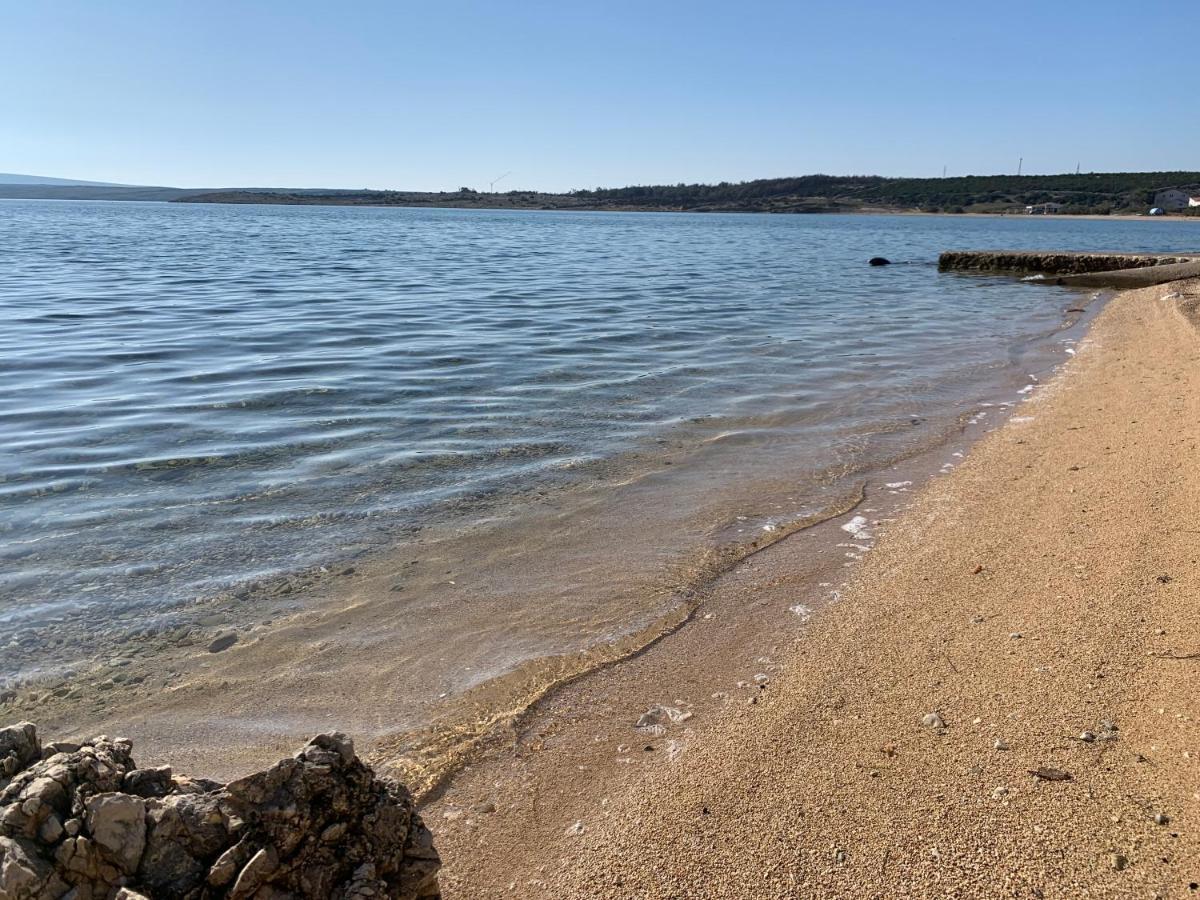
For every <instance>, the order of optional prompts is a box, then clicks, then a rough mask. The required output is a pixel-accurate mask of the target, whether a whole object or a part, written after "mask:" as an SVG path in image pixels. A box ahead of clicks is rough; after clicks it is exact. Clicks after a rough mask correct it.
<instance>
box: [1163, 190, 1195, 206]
mask: <svg viewBox="0 0 1200 900" xmlns="http://www.w3.org/2000/svg"><path fill="white" fill-rule="evenodd" d="M1191 200H1192V198H1191V197H1189V196H1188V192H1187V191H1181V190H1180V189H1179V188H1164V189H1163V190H1161V191H1159V192H1158V193H1156V194H1155V195H1154V205H1155V206H1157V207H1159V208H1160V209H1166V210H1178V209H1186V208H1187V207H1188V206H1189V205H1190V204H1191ZM1197 205H1200V204H1197Z"/></svg>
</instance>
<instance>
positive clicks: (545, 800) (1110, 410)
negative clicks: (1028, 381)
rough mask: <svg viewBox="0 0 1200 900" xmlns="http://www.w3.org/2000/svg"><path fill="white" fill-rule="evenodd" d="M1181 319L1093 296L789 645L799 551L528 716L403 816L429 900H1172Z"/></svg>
mask: <svg viewBox="0 0 1200 900" xmlns="http://www.w3.org/2000/svg"><path fill="white" fill-rule="evenodd" d="M1198 303H1200V284H1197V283H1196V282H1185V283H1175V284H1172V285H1167V286H1164V287H1162V288H1152V289H1146V290H1141V291H1133V292H1128V293H1125V294H1121V295H1119V296H1118V297H1117V298H1115V299H1114V300H1113V301H1111V302H1110V304H1109V305H1108V306H1107V307H1106V309H1105V310H1104V312H1103V313H1102V314H1101V315H1100V317H1099V318H1098V319H1097V321H1096V322H1095V323H1094V325H1093V327H1092V329H1091V331H1090V333H1089V335H1088V338H1087V339H1086V340H1085V341H1084V342H1082V343H1081V344H1080V347H1079V350H1078V354H1077V356H1076V357H1075V358H1074V359H1073V360H1072V361H1071V362H1070V363H1069V364H1068V365H1067V366H1065V367H1064V369H1063V370H1062V372H1061V373H1060V374H1059V376H1058V377H1057V378H1056V379H1055V380H1054V381H1053V382H1051V383H1050V384H1048V385H1047V386H1045V387H1043V388H1040V389H1039V390H1037V391H1036V392H1034V393H1033V395H1032V396H1031V397H1030V399H1029V401H1028V402H1027V403H1024V404H1022V406H1021V408H1020V409H1019V410H1018V411H1017V412H1016V413H1015V414H1014V416H1013V417H1012V418H1011V419H1010V421H1009V422H1008V423H1007V424H1006V425H1005V426H1004V427H1003V428H1001V429H998V430H996V431H995V432H993V433H992V434H990V435H988V436H987V437H986V438H985V439H984V440H983V441H982V442H981V443H980V444H978V445H977V446H976V447H975V448H974V449H973V450H972V451H971V452H970V454H969V455H968V457H967V459H966V460H965V462H963V464H962V465H961V466H959V467H957V468H956V469H954V471H953V472H952V474H950V475H948V476H947V477H944V478H936V479H935V480H934V481H933V482H932V483H931V485H930V486H929V487H928V488H926V489H925V490H924V491H923V492H922V493H921V494H920V495H919V496H918V497H917V499H916V501H915V503H914V504H913V505H912V507H911V508H909V509H908V510H907V511H905V512H904V514H903V515H901V516H899V518H897V519H896V520H895V521H882V520H880V521H878V523H876V522H875V521H874V520H872V521H870V522H868V523H867V526H866V527H867V528H868V529H869V530H870V531H872V532H874V533H875V535H876V536H877V537H878V543H877V544H876V546H875V548H874V549H873V550H872V551H871V552H870V553H868V554H866V558H865V560H864V562H863V563H862V565H861V567H860V568H859V569H858V570H857V571H856V573H855V574H854V576H853V577H852V580H851V581H850V583H849V584H848V585H847V586H846V587H845V589H844V590H843V591H841V593H840V597H839V599H837V601H836V602H833V603H829V604H826V605H825V606H824V607H822V608H819V609H817V610H816V611H815V612H814V613H813V614H812V616H811V618H809V619H808V620H807V622H806V623H804V624H798V623H797V619H798V618H799V619H803V618H804V617H803V616H800V617H798V616H797V615H796V613H794V612H789V610H790V609H791V608H792V607H793V606H795V605H797V603H799V602H801V601H802V600H803V598H802V597H797V595H796V591H797V589H798V586H801V585H804V586H807V585H810V584H811V583H812V580H813V578H814V577H816V578H820V577H822V574H821V573H820V572H815V571H814V570H813V567H814V566H819V565H820V563H818V562H814V561H813V560H812V559H810V558H808V557H807V556H806V554H805V553H804V544H803V542H804V541H805V540H807V539H810V538H812V535H811V534H809V533H804V534H801V535H797V536H796V537H795V538H793V539H791V540H789V541H785V542H783V543H782V544H778V545H776V546H774V547H772V548H770V549H769V550H767V551H765V552H764V553H762V554H759V555H757V556H756V557H754V558H753V559H751V560H749V561H747V562H746V563H744V564H743V565H742V566H741V567H739V568H738V569H737V570H735V571H734V572H732V573H730V574H729V575H728V576H726V577H725V578H724V579H722V580H721V581H720V582H718V583H717V584H716V585H714V586H713V590H712V593H711V595H710V596H709V597H707V598H706V600H705V604H704V605H703V609H705V610H707V612H706V613H705V615H704V617H703V618H698V619H697V620H695V621H694V622H693V624H691V625H689V626H688V627H685V628H683V629H681V630H679V631H678V632H676V633H675V634H673V635H671V636H670V637H668V638H666V639H665V640H663V641H660V642H659V643H657V644H655V645H654V646H653V647H652V648H650V649H649V650H648V651H647V652H645V653H643V654H640V655H639V656H638V657H636V658H635V659H633V660H630V661H627V662H625V663H623V664H621V665H620V666H616V667H612V668H609V669H607V670H604V671H603V672H601V673H600V674H598V675H595V676H592V677H590V678H587V679H584V680H582V681H580V682H577V683H575V684H572V685H570V686H568V687H567V688H566V689H564V690H562V691H560V692H558V693H557V694H555V695H554V696H553V697H552V699H551V700H550V701H549V702H548V703H544V704H542V705H541V706H540V707H539V708H538V709H537V710H536V711H535V713H534V714H533V715H532V716H531V717H530V718H528V719H526V720H525V721H524V722H523V723H522V725H521V727H520V728H519V729H517V730H514V731H513V733H512V734H511V735H510V739H509V740H508V741H507V742H506V743H505V744H504V745H503V746H500V745H497V746H495V747H494V748H493V749H492V751H491V753H489V754H488V755H487V756H485V757H484V758H483V759H481V760H479V761H478V762H477V763H476V764H475V765H473V766H471V767H470V768H469V769H468V770H467V771H466V772H464V773H463V775H462V776H461V777H459V778H458V779H456V780H455V781H454V782H453V784H452V785H451V787H450V789H449V790H448V791H446V792H445V793H444V795H443V796H442V797H441V798H440V799H438V800H437V801H436V802H434V803H432V804H431V805H430V806H429V807H428V808H427V810H426V818H427V820H428V821H429V822H430V823H431V827H432V828H433V829H434V831H435V833H436V834H437V837H438V845H439V848H440V850H441V852H442V855H443V857H444V859H445V861H446V870H445V872H444V874H443V878H442V884H443V888H444V890H445V894H446V896H447V897H450V898H483V897H493V896H495V897H499V896H514V897H523V898H525V897H528V898H533V897H555V898H558V897H579V898H598V897H613V898H616V897H621V898H625V897H639V898H650V897H656V898H657V897H663V898H666V897H672V898H673V897H697V898H698V897H739V898H743V897H895V896H923V897H924V896H958V897H1126V896H1128V897H1184V896H1195V893H1194V892H1195V891H1197V890H1198V888H1197V882H1200V837H1198V829H1200V729H1198V728H1197V721H1196V720H1197V716H1200V700H1198V699H1197V695H1196V692H1195V688H1194V686H1195V678H1196V671H1197V668H1196V667H1197V666H1200V660H1197V658H1196V657H1197V654H1200V612H1198V611H1197V607H1196V605H1195V597H1196V590H1197V583H1198V582H1197V579H1198V578H1200V565H1198V560H1197V551H1196V548H1197V545H1198V540H1200V537H1198V536H1200V528H1198V527H1197V522H1200V478H1198V476H1197V473H1196V471H1195V460H1196V453H1197V443H1198V440H1200V365H1198V363H1200V332H1198V330H1197V318H1196V308H1197V304H1198ZM827 583H828V582H827ZM789 615H790V616H791V617H792V618H791V622H792V623H793V624H792V625H791V626H790V627H788V626H787V625H786V623H787V622H788V618H787V617H788V616H789ZM751 623H753V624H751ZM639 721H641V722H642V723H643V725H644V727H642V728H636V727H635V726H636V725H637V724H638V722H639Z"/></svg>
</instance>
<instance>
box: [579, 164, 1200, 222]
mask: <svg viewBox="0 0 1200 900" xmlns="http://www.w3.org/2000/svg"><path fill="white" fill-rule="evenodd" d="M1197 185H1200V172H1114V173H1089V174H1086V175H967V176H963V177H961V178H881V177H879V176H875V175H851V176H844V177H837V176H831V175H807V176H804V177H802V178H772V179H763V180H759V181H744V182H741V183H739V184H730V183H728V182H722V183H721V184H715V185H704V184H686V185H685V184H677V185H655V186H648V187H627V188H614V189H597V190H595V191H576V192H575V193H574V194H572V196H574V197H579V198H588V199H592V200H595V201H598V202H601V203H609V202H621V201H624V202H627V203H634V204H637V205H639V206H647V207H661V208H671V209H681V208H682V209H691V208H698V207H708V208H713V209H722V208H729V207H734V208H753V209H762V210H763V211H772V210H779V211H783V210H785V209H787V208H788V207H789V206H793V205H794V206H798V207H805V206H814V205H817V206H825V207H828V208H838V207H841V208H864V207H866V208H871V207H880V208H886V209H903V210H923V211H926V212H1004V211H1017V210H1022V209H1024V207H1025V206H1028V205H1033V204H1040V203H1049V202H1054V203H1060V204H1062V207H1063V209H1062V212H1064V213H1099V214H1102V215H1103V214H1108V213H1114V212H1145V211H1146V210H1147V209H1149V207H1150V205H1151V203H1152V201H1153V198H1154V193H1155V191H1159V190H1162V189H1163V188H1166V187H1181V188H1189V187H1190V188H1192V189H1195V188H1196V186H1197ZM797 211H803V210H802V209H801V210H797Z"/></svg>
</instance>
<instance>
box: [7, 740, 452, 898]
mask: <svg viewBox="0 0 1200 900" xmlns="http://www.w3.org/2000/svg"><path fill="white" fill-rule="evenodd" d="M48 746H50V745H48ZM0 748H9V749H8V751H7V753H8V755H6V756H4V759H6V760H8V759H12V760H18V761H19V762H18V763H17V765H16V770H15V771H13V772H7V771H6V772H5V774H3V775H0V897H3V898H5V900H58V898H61V897H64V896H70V897H78V898H81V900H82V898H93V900H100V898H110V897H124V898H127V900H130V898H139V897H145V898H156V900H157V898H164V900H210V898H213V900H215V898H275V900H283V898H294V900H302V898H303V900H307V898H312V900H317V898H321V900H326V898H339V900H340V898H344V900H349V898H359V897H364V898H365V897H379V898H394V900H434V898H437V897H438V896H439V894H438V885H437V872H438V868H439V867H440V865H441V860H440V859H439V857H438V854H437V851H436V850H434V848H433V840H432V837H431V836H430V833H429V831H428V829H426V828H425V825H424V824H423V823H422V821H421V818H420V816H418V815H417V813H416V812H415V810H414V808H413V802H412V797H411V796H410V795H409V793H408V791H407V790H406V789H405V788H404V787H403V786H401V785H399V784H396V783H394V782H390V781H386V780H383V779H379V778H376V777H375V775H374V773H373V772H372V771H371V770H370V769H369V768H367V767H366V766H365V765H363V763H362V762H361V761H360V760H359V759H358V757H357V756H356V755H355V753H354V745H353V743H351V741H350V739H349V738H347V737H346V736H345V735H342V734H337V733H334V734H323V735H318V736H317V737H315V738H313V739H312V741H310V742H309V744H308V746H306V747H304V748H303V749H302V750H300V751H299V752H298V753H296V754H295V756H294V757H292V758H291V759H285V760H282V761H280V762H278V763H276V764H275V765H274V766H272V767H271V768H269V769H267V770H266V771H263V772H258V773H256V774H254V775H250V776H248V777H246V778H242V779H239V780H237V781H233V782H230V783H229V784H227V785H221V784H217V783H216V782H212V781H207V780H204V779H191V778H186V777H180V776H173V775H172V774H171V770H170V769H169V768H167V767H162V768H158V769H139V768H138V767H137V765H136V764H135V763H134V761H133V758H132V756H131V752H132V749H133V747H132V745H131V744H130V742H129V741H127V740H123V739H121V738H108V737H104V736H101V737H97V738H93V739H91V740H89V741H84V742H83V743H82V744H81V745H80V746H79V748H78V749H77V750H75V751H72V752H69V753H64V752H59V753H51V754H46V753H44V752H43V751H41V750H40V748H39V745H38V742H37V732H36V730H35V729H34V727H33V726H32V725H30V724H29V723H22V724H20V725H17V726H14V727H11V728H5V729H0ZM35 751H36V752H35ZM7 768H11V765H10V766H6V769H7Z"/></svg>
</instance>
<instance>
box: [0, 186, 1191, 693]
mask: <svg viewBox="0 0 1200 900" xmlns="http://www.w3.org/2000/svg"><path fill="white" fill-rule="evenodd" d="M1197 236H1198V233H1197V232H1196V231H1195V229H1193V228H1191V227H1188V226H1186V225H1179V224H1177V223H1173V222H1165V223H1162V222H1104V221H1074V220H1046V219H1029V218H1010V219H987V218H965V217H958V218H954V217H946V218H938V217H889V216H860V217H843V216H811V217H802V216H763V215H759V216H755V215H697V214H678V215H676V214H615V213H602V214H589V213H555V212H499V211H497V212H488V211H460V210H417V209H344V208H319V207H279V206H215V205H195V206H192V205H181V204H138V203H84V202H37V201H5V202H2V203H0V272H2V273H3V277H2V278H0V310H2V313H3V322H4V326H3V328H2V329H0V632H3V633H6V634H8V635H10V636H12V637H11V639H10V640H8V641H0V657H2V663H3V664H2V665H0V676H3V675H12V674H13V673H15V672H17V671H29V670H30V669H31V668H33V667H34V660H33V658H32V657H31V655H30V653H29V652H27V651H29V650H30V648H31V647H34V646H44V644H42V643H41V642H40V639H39V636H40V638H45V637H47V636H50V635H54V634H56V633H65V632H61V630H62V629H63V628H64V626H69V625H71V624H73V623H74V624H78V625H79V626H81V627H80V629H79V633H80V634H83V635H89V634H90V635H92V636H93V639H98V638H96V636H99V635H103V634H105V633H110V634H111V633H112V632H113V630H114V629H117V630H119V629H134V628H144V627H146V626H147V624H148V623H151V624H152V623H156V622H163V621H170V620H171V617H172V616H174V615H177V614H178V612H179V611H180V610H182V609H185V608H186V607H188V606H189V605H191V604H193V603H194V602H195V601H197V600H203V599H204V598H206V597H209V596H212V595H214V594H217V593H219V592H221V591H226V590H229V589H230V588H236V586H237V585H239V584H241V583H244V582H248V581H260V580H262V579H264V578H270V577H271V576H273V575H277V574H279V573H285V572H292V571H296V570H300V569H304V568H307V567H312V566H316V565H321V564H324V563H329V562H331V561H334V560H340V559H345V558H347V557H349V556H353V555H356V554H361V553H363V552H371V551H373V550H376V549H382V548H385V547H387V546H388V545H389V544H391V543H393V542H395V541H396V540H398V539H400V538H402V537H404V536H406V535H407V536H411V535H412V534H414V533H418V532H420V531H422V530H423V529H428V528H434V527H437V528H443V529H445V528H461V529H469V528H471V527H473V526H474V525H476V524H477V523H478V522H480V521H482V520H484V519H487V520H489V521H494V520H495V518H496V516H497V515H498V510H500V511H502V512H503V515H504V516H505V517H507V518H508V519H509V520H513V519H519V518H520V515H521V509H522V504H523V503H525V502H527V500H528V498H530V497H531V496H537V497H543V498H544V497H545V496H547V495H549V494H553V493H554V492H565V493H564V496H566V495H569V494H570V491H571V489H572V488H574V487H578V486H579V485H580V484H583V483H586V484H587V485H588V486H589V487H595V486H596V485H597V484H602V483H603V479H604V478H606V477H610V474H611V473H612V472H614V471H616V469H615V468H614V467H615V466H616V464H615V463H614V462H613V461H615V460H621V459H626V458H629V456H630V455H631V454H632V455H634V456H637V455H642V456H645V455H648V454H649V455H652V454H653V453H654V452H655V448H658V447H663V446H670V447H678V446H679V445H680V442H681V441H684V440H685V439H686V440H689V441H693V442H695V443H697V444H702V443H705V442H706V441H712V440H716V439H718V438H720V439H721V440H731V439H732V440H734V441H735V445H736V450H737V453H736V456H737V458H738V459H740V460H743V461H744V462H745V464H746V468H745V471H744V472H741V473H740V474H739V475H738V477H744V478H747V479H750V478H752V477H754V473H756V472H762V471H766V470H768V469H769V468H770V467H771V466H774V465H777V464H778V465H784V464H786V465H788V466H791V467H793V468H794V469H795V470H796V471H798V472H801V473H803V472H818V471H822V472H829V471H832V470H834V469H836V470H837V471H841V472H844V473H845V474H847V476H849V474H851V473H852V472H854V471H859V470H862V469H863V468H864V467H868V466H869V465H870V464H871V462H872V456H871V454H872V453H883V452H885V450H878V449H874V450H873V449H872V447H873V446H874V445H873V444H872V441H871V440H870V437H871V436H872V435H894V434H902V435H905V436H911V437H905V440H910V439H911V441H913V442H917V441H919V440H920V439H921V435H922V434H923V432H922V429H923V428H926V427H929V428H932V427H934V426H935V424H936V423H938V422H942V423H944V422H945V421H948V420H950V419H952V418H954V417H956V416H961V415H962V414H964V413H969V412H970V410H971V409H972V408H974V407H975V406H977V405H978V403H980V402H981V401H983V400H984V399H985V398H990V397H993V396H994V395H995V394H996V392H997V391H999V390H1001V389H1004V390H1010V389H1012V388H1013V387H1014V386H1015V385H1017V384H1018V383H1020V382H1021V381H1022V379H1026V378H1027V374H1028V371H1029V370H1030V368H1031V366H1032V365H1033V362H1032V361H1031V360H1032V357H1031V355H1030V354H1034V353H1037V352H1041V353H1050V352H1051V351H1052V350H1053V347H1054V336H1055V334H1056V331H1057V330H1058V329H1060V328H1061V327H1062V325H1063V322H1064V310H1065V309H1066V308H1067V307H1068V306H1070V305H1071V304H1072V302H1073V301H1072V300H1071V298H1070V297H1069V296H1068V295H1066V294H1065V292H1062V291H1060V290H1056V289H1051V288H1046V287H1034V286H1030V285H1027V284H1021V283H1018V282H1016V281H1014V280H1011V279H1007V278H997V277H979V276H976V277H966V276H953V275H941V274H939V273H938V272H937V270H936V265H935V260H936V256H937V253H938V251H940V250H942V249H946V248H950V247H968V248H1004V247H1010V248H1017V247H1022V248H1031V249H1034V248H1043V247H1044V248H1071V249H1081V250H1086V249H1120V250H1172V249H1180V250H1182V249H1192V250H1194V249H1195V248H1196V244H1198V243H1200V240H1197ZM875 255H884V256H887V257H890V258H891V259H893V260H895V261H897V262H899V263H901V264H900V265H894V266H891V267H888V268H869V267H868V266H867V265H866V260H867V259H868V258H869V257H871V256H875ZM1035 348H1041V349H1040V350H1037V349H1035ZM1059 353H1060V355H1061V350H1060V351H1059ZM926 436H927V435H926ZM877 443H878V442H877ZM884 443H888V442H884ZM894 444H895V441H891V442H890V443H889V444H888V448H889V449H886V452H887V453H894V452H896V447H895V446H893V445H894ZM685 465H686V463H685ZM839 467H840V468H839ZM727 470H728V469H727V465H726V467H725V471H727ZM706 477H711V478H712V479H713V483H714V484H718V483H720V481H721V478H722V469H720V468H718V469H714V470H713V472H712V473H710V475H708V476H706ZM731 477H732V476H731ZM799 481H801V482H802V481H803V479H802V478H800V479H799ZM664 491H665V493H664V496H665V497H668V498H669V496H670V493H669V486H667V487H665V488H664ZM735 512H737V510H730V513H731V514H732V513H735ZM683 550H686V548H685V547H682V546H678V545H676V544H671V545H670V546H666V547H665V548H664V556H669V555H670V554H671V553H674V552H676V551H681V552H682V551H683ZM67 630H68V631H69V630H70V629H67ZM5 645H7V646H5ZM49 646H50V647H51V648H53V647H58V648H59V652H58V653H57V656H56V654H55V653H54V652H46V653H42V654H41V655H39V656H38V657H37V658H38V660H40V661H41V663H42V664H47V662H48V661H53V662H57V663H64V664H65V663H69V662H70V658H69V657H70V656H72V655H81V654H86V653H87V652H88V651H89V645H88V638H87V637H83V638H80V639H79V640H71V641H63V640H62V639H61V637H59V638H57V639H55V640H51V641H50V642H49Z"/></svg>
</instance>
